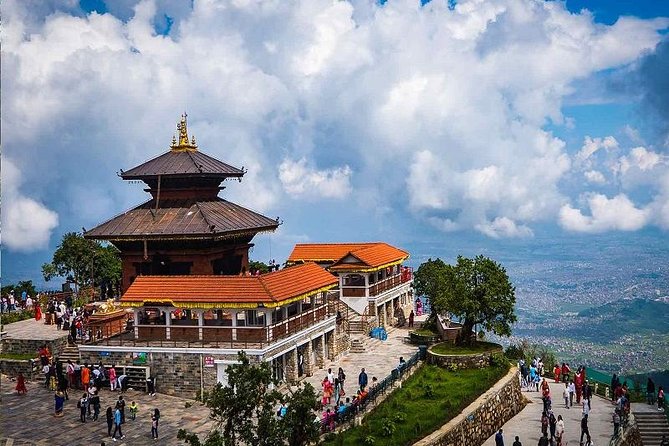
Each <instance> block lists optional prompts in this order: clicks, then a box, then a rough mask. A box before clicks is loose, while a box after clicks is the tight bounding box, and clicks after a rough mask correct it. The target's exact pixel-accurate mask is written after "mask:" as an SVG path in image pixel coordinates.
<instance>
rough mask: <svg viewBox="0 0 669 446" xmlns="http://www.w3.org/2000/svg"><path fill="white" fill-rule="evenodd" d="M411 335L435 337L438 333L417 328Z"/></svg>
mask: <svg viewBox="0 0 669 446" xmlns="http://www.w3.org/2000/svg"><path fill="white" fill-rule="evenodd" d="M411 332H412V333H416V334H417V335H419V336H437V335H438V333H435V332H434V331H432V330H430V329H428V328H419V329H418V330H412V331H411Z"/></svg>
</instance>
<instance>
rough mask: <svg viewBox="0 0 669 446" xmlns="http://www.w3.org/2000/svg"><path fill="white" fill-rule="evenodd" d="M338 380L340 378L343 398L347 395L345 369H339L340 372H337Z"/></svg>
mask: <svg viewBox="0 0 669 446" xmlns="http://www.w3.org/2000/svg"><path fill="white" fill-rule="evenodd" d="M337 378H339V386H340V387H341V391H342V396H344V395H346V391H345V390H344V381H346V373H344V369H342V368H341V367H339V371H338V372H337Z"/></svg>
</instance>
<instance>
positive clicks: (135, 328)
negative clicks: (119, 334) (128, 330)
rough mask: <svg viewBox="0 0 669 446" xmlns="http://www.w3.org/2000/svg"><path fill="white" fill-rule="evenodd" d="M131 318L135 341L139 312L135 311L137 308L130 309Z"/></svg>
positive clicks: (137, 335) (137, 334)
mask: <svg viewBox="0 0 669 446" xmlns="http://www.w3.org/2000/svg"><path fill="white" fill-rule="evenodd" d="M132 318H133V321H134V324H133V331H134V332H135V339H137V338H139V327H138V325H139V311H137V308H133V309H132Z"/></svg>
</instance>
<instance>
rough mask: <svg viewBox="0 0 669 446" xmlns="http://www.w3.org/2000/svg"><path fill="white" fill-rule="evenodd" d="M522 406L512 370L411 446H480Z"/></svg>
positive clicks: (521, 396)
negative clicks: (449, 419)
mask: <svg viewBox="0 0 669 446" xmlns="http://www.w3.org/2000/svg"><path fill="white" fill-rule="evenodd" d="M526 403H527V402H526V400H525V398H524V397H523V395H522V393H521V391H520V372H519V371H518V369H517V368H516V367H513V368H512V369H511V370H510V371H509V373H507V374H506V376H505V377H504V378H502V379H501V380H499V381H498V382H497V383H496V384H495V385H494V386H493V387H491V388H490V389H489V390H488V391H487V392H486V393H484V394H483V395H481V396H480V397H479V398H478V399H476V401H474V402H473V403H472V404H470V405H469V406H467V408H466V409H465V410H463V411H462V412H461V413H460V414H459V415H458V416H457V417H455V418H453V419H452V420H451V421H449V422H448V423H447V424H445V425H444V426H442V427H441V428H440V429H438V430H437V431H435V432H433V433H432V434H430V435H428V436H427V437H425V438H423V439H422V440H420V441H418V442H416V443H414V446H461V445H477V444H483V442H485V441H486V440H487V439H488V438H489V437H490V436H491V435H492V434H494V433H495V432H496V431H497V430H498V429H499V428H500V427H502V426H503V425H504V423H506V422H507V421H508V420H510V419H511V418H513V417H514V416H515V415H516V414H517V413H518V412H520V411H521V410H522V409H523V407H525V404H526ZM630 446H631V445H630Z"/></svg>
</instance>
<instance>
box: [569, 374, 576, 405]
mask: <svg viewBox="0 0 669 446" xmlns="http://www.w3.org/2000/svg"><path fill="white" fill-rule="evenodd" d="M575 393H576V386H575V385H574V381H572V380H569V407H571V406H573V405H574V394H575Z"/></svg>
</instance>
